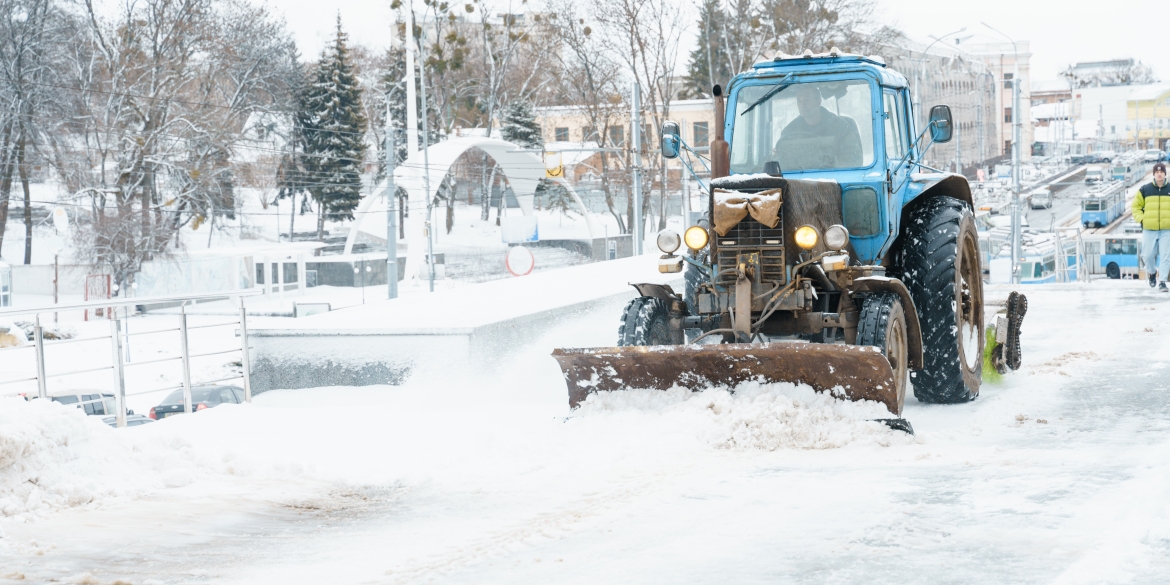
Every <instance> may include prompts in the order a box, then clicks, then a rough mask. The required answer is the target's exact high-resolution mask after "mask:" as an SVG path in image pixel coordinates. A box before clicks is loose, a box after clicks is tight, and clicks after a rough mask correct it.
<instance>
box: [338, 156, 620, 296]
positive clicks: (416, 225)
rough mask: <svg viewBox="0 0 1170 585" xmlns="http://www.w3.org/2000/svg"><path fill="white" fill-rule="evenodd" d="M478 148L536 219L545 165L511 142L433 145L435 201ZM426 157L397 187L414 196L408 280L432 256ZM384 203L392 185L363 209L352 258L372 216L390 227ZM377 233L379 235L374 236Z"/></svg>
mask: <svg viewBox="0 0 1170 585" xmlns="http://www.w3.org/2000/svg"><path fill="white" fill-rule="evenodd" d="M472 148H478V149H480V150H483V151H484V152H486V153H487V154H488V156H490V157H492V159H494V160H495V161H496V164H497V165H499V167H500V170H501V171H503V174H504V177H505V178H507V179H508V184H509V185H511V187H512V192H513V193H514V194H515V195H516V199H517V201H519V203H520V210H521V211H522V212H523V213H524V215H531V214H532V200H533V196H534V195H535V193H536V186H537V185H538V184H539V183H540V181H541V179H544V178H545V167H544V161H543V160H541V158H540V157H539V156H537V155H536V154H535V153H532V152H523V151H521V150H520V149H521V147H520V146H518V145H516V144H513V143H511V142H505V141H503V140H499V139H496V138H488V137H484V136H461V137H456V138H450V139H447V140H444V141H442V142H440V143H438V144H435V145H432V146H431V147H430V148H429V149H428V153H429V159H430V160H429V164H428V165H427V167H426V168H427V173H426V174H427V175H428V177H427V178H428V179H429V180H430V188H431V194H432V196H433V195H434V193H435V192H437V191H438V189H439V185H440V184H441V183H442V182H443V179H444V178H445V177H446V176H447V173H448V172H450V170H451V165H453V164H455V161H456V160H458V159H459V157H461V156H463V153H465V152H467V151H468V150H470V149H472ZM423 166H424V165H423V153H422V151H418V152H414V153H411V155H410V156H409V157H408V158H407V159H406V161H405V162H404V163H402V164H400V165H398V166H397V167H395V169H394V183H395V185H396V186H397V187H399V188H402V189H405V190H406V192H407V193H408V194H409V199H408V201H409V203H408V205H409V206H410V209H411V211H413V212H414V213H411V214H410V217H409V218H407V223H406V230H405V231H406V242H407V249H406V277H407V278H408V279H412V278H418V273H419V268H420V267H421V265H422V263H423V262H424V261H425V256H426V234H425V233H424V230H425V225H424V219H425V218H424V216H423V214H424V213H425V210H426V207H427V195H426V188H425V186H424V181H423ZM553 180H554V181H555V182H556V183H559V184H560V185H562V186H563V187H565V189H566V190H567V191H568V192H569V195H571V196H572V197H573V201H574V202H576V204H577V206H578V207H579V208H580V209H581V213H582V215H583V216H584V217H585V223H586V226H587V228H588V229H589V238H590V239H591V240H592V239H593V238H596V237H599V236H598V234H599V233H601V230H600V229H599V227H598V226H597V224H596V222H595V220H594V218H593V216H592V215H591V214H590V213H589V210H588V209H586V208H585V204H584V203H583V202H582V201H581V198H580V197H579V196H578V195H577V192H576V191H575V190H573V187H572V185H570V184H569V183H568V181H565V180H564V179H561V178H558V179H553ZM377 203H380V205H379V207H381V208H382V209H383V210H385V209H386V207H385V205H386V183H385V182H383V183H381V184H380V185H379V186H378V195H377V196H373V197H366V198H365V199H364V200H363V201H362V203H361V205H360V206H359V207H358V211H357V213H356V219H355V220H354V224H353V227H352V228H350V230H349V236H348V237H347V238H346V240H345V253H346V254H349V253H351V252H352V251H353V244H354V241H355V240H356V238H357V234H358V231H359V229H360V228H361V226H362V224H363V223H364V222H366V221H367V220H368V219H369V218H370V216H374V217H378V218H379V220H380V221H378V224H379V225H381V226H384V225H385V221H384V217H385V214H384V213H383V214H378V213H376V209H375V208H374V206H375V204H377ZM374 233H377V232H374ZM387 249H388V250H393V249H394V246H392V245H390V243H389V242H387Z"/></svg>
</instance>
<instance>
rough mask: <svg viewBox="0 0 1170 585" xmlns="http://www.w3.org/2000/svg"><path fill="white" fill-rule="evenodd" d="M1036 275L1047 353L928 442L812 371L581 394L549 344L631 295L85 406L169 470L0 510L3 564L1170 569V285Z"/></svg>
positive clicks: (475, 574)
mask: <svg viewBox="0 0 1170 585" xmlns="http://www.w3.org/2000/svg"><path fill="white" fill-rule="evenodd" d="M1024 292H1026V293H1027V294H1028V295H1029V300H1030V309H1029V314H1028V317H1027V319H1026V320H1025V323H1024V367H1023V368H1022V370H1021V371H1020V372H1017V373H1015V374H1012V375H1009V376H1008V377H1006V378H1005V380H1004V381H1003V383H1001V384H998V385H985V386H984V389H983V392H982V395H981V396H980V398H979V399H978V400H977V401H975V402H973V403H969V404H964V405H951V406H927V405H922V404H919V403H917V402H916V401H914V400H913V399H910V400H908V404H907V408H906V413H905V416H906V418H908V419H909V420H910V421H911V422H912V423H913V425H914V427H915V429H916V431H917V432H918V434H917V436H916V437H913V438H911V437H908V436H906V435H904V434H901V433H897V432H893V431H889V430H888V429H886V428H885V427H884V426H881V425H879V424H878V423H872V422H866V420H865V419H866V418H869V417H871V416H872V415H873V414H874V412H876V411H874V412H871V409H869V407H868V406H866V405H856V404H841V403H836V402H833V401H831V400H828V399H826V398H824V397H821V396H819V395H815V394H813V393H812V392H811V391H809V390H807V389H801V388H794V387H776V388H755V389H745V391H743V392H740V393H737V394H736V395H735V396H734V397H733V396H729V395H728V394H726V393H724V392H714V391H711V392H704V393H700V394H696V395H686V394H681V393H680V394H669V393H653V392H627V393H618V394H614V395H611V396H608V397H606V398H605V399H602V400H597V401H595V403H592V404H587V405H586V406H585V407H584V408H582V409H581V410H580V411H578V412H576V413H573V414H571V415H570V414H569V413H568V412H567V409H566V405H565V390H564V385H563V382H562V381H561V379H560V376H559V372H558V370H557V367H556V365H555V362H553V360H552V359H551V358H550V357H548V352H549V350H550V349H551V348H552V347H556V346H561V345H568V346H587V345H608V344H611V343H612V340H613V336H614V333H615V330H616V315H617V314H618V311H619V310H620V304H617V305H613V306H607V307H600V308H597V309H595V310H592V311H590V312H586V313H582V314H578V315H573V316H569V317H566V318H565V319H564V320H563V322H562V323H561V324H560V326H559V327H557V328H556V330H555V331H554V332H552V333H550V334H548V335H545V336H543V337H542V338H540V339H538V340H534V341H533V343H532V344H530V345H529V346H527V347H524V348H518V349H517V350H516V351H515V352H514V353H513V354H511V355H510V356H509V357H508V359H506V360H504V361H502V362H501V363H500V364H499V367H498V368H497V369H496V370H494V371H466V369H464V368H461V367H460V365H459V364H449V365H448V367H444V368H443V370H442V371H433V372H426V373H421V374H418V375H416V376H414V377H413V378H412V379H411V380H410V381H409V382H408V383H407V384H406V385H404V386H402V387H366V388H322V389H311V390H297V391H280V392H271V393H267V394H263V395H260V396H259V397H257V399H256V401H255V404H254V405H251V406H248V405H241V406H238V407H220V408H216V409H212V410H208V411H206V412H202V413H199V414H196V415H192V416H187V417H177V418H173V419H169V420H166V421H163V422H160V423H156V424H153V425H149V426H146V427H140V428H135V429H128V430H124V431H113V430H109V429H105V428H100V429H99V428H97V427H93V429H92V433H93V435H94V437H96V438H91V437H89V436H88V435H86V433H88V432H90V430H89V427H86V429H85V430H84V432H82V431H78V432H79V433H80V434H81V435H82V436H81V438H80V439H75V440H74V442H73V444H71V445H70V446H69V449H73V450H74V451H70V453H72V455H70V456H72V457H80V456H82V455H84V454H85V453H86V452H85V451H83V450H81V449H83V447H84V442H85V441H84V440H91V439H92V441H97V440H98V439H101V440H103V441H104V440H107V439H109V437H104V435H110V436H112V437H114V439H116V441H114V442H113V443H110V444H109V445H106V444H105V443H102V444H100V445H99V446H101V453H103V457H106V456H108V457H109V463H108V465H113V464H119V465H124V466H125V467H126V468H127V469H137V472H138V473H140V474H141V475H142V477H144V478H146V479H144V480H143V482H141V485H139V484H137V483H134V484H127V485H121V484H117V485H116V486H115V487H116V488H117V489H110V490H108V491H109V494H110V495H109V496H108V497H100V498H95V499H94V502H93V503H90V504H83V505H79V506H74V507H66V508H61V507H60V506H58V507H57V508H58V509H51V508H52V507H49V506H46V505H41V506H40V507H39V508H37V509H34V510H33V511H26V512H21V513H15V514H13V515H11V516H9V517H8V518H5V517H4V516H2V515H0V531H2V532H0V583H7V582H8V581H12V582H14V583H15V582H21V583H28V582H44V581H49V580H51V579H56V580H64V581H69V580H72V581H73V582H87V583H90V582H92V583H109V582H113V581H114V580H116V579H123V580H124V581H125V582H128V583H134V584H135V585H137V584H144V583H151V582H158V583H203V582H215V583H281V584H287V583H416V582H442V583H497V582H507V583H550V582H551V583H562V582H579V583H597V582H621V583H725V582H736V583H750V582H768V583H859V582H866V583H898V584H903V583H930V584H938V583H975V582H979V583H1108V582H1117V583H1164V582H1166V581H1167V575H1170V394H1168V392H1170V382H1168V380H1170V295H1158V294H1157V293H1154V292H1152V291H1151V290H1150V289H1149V288H1148V287H1146V286H1145V285H1144V283H1134V282H1094V283H1092V284H1082V285H1049V286H1043V287H1029V288H1027V289H1025V291H1024ZM989 293H990V296H991V298H992V299H993V300H994V299H997V298H998V299H1002V298H1003V297H1005V296H1006V293H1007V289H1005V288H1002V287H991V290H990V291H989ZM989 312H990V311H989ZM19 406H21V407H23V403H21V405H19ZM16 407H17V405H12V404H9V405H7V406H0V415H2V414H3V411H2V409H3V408H10V409H12V408H16ZM41 414H43V413H41ZM82 422H88V421H82ZM99 431H100V433H99ZM98 435H102V436H98ZM81 439H84V440H81ZM2 447H3V445H0V467H2V465H3V463H4V460H3V448H2ZM46 457H47V458H46V459H45V460H46V461H54V459H52V458H51V457H48V456H46ZM124 458H130V459H133V461H130V462H127V461H123V460H122V459H124ZM103 461H105V460H104V459H103ZM59 464H60V465H74V464H76V461H63V462H60V463H59ZM135 465H136V466H137V467H134V466H135ZM52 477H53V478H57V479H59V478H61V477H64V478H65V479H63V480H61V481H66V480H68V479H69V476H68V475H67V474H66V475H62V474H60V473H59V474H57V475H55V476H52ZM48 479H49V476H46V479H45V480H44V482H45V485H43V486H41V489H42V490H43V491H45V493H46V494H49V495H46V496H44V497H45V501H46V502H50V501H57V500H53V499H52V497H50V496H51V493H50V492H51V487H52V486H50V485H48V483H49V481H48ZM148 480H149V481H148ZM95 481H97V480H95ZM101 481H105V482H106V483H110V482H113V481H114V480H110V479H108V478H107V479H102V480H101ZM111 485H113V484H111ZM0 487H2V486H0ZM102 487H103V485H90V486H89V487H88V488H87V489H89V490H90V492H92V493H97V494H101V493H103V492H102V489H101V488H102ZM26 491H27V490H26ZM22 493H24V492H22ZM3 496H4V493H3V492H0V509H2V508H3V506H4V503H3ZM9 497H10V499H11V498H12V497H14V496H11V495H9ZM22 497H23V496H22ZM36 497H37V498H41V497H42V496H39V495H38V496H36ZM12 502H15V500H12ZM12 502H10V507H12V505H13V504H12ZM21 504H22V505H24V506H26V507H28V508H32V506H28V502H27V501H23V502H21ZM12 509H13V510H14V511H15V508H12ZM21 577H23V580H18V579H19V578H21Z"/></svg>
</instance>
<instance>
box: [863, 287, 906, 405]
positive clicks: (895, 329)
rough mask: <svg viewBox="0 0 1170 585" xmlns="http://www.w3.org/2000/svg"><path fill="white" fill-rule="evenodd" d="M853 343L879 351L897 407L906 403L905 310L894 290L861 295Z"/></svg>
mask: <svg viewBox="0 0 1170 585" xmlns="http://www.w3.org/2000/svg"><path fill="white" fill-rule="evenodd" d="M857 345H872V346H874V347H876V348H878V349H880V350H882V355H885V356H886V359H887V360H889V361H890V369H892V370H893V371H894V389H895V390H896V392H897V396H898V399H897V405H898V410H897V412H895V413H894V414H896V415H898V416H902V405H904V404H905V403H906V386H907V385H908V384H909V382H910V370H909V369H908V367H907V365H908V364H907V359H908V356H909V354H910V350H909V349H908V347H909V344H908V343H907V341H906V312H905V310H903V309H902V301H901V300H900V299H899V298H898V295H896V294H894V293H874V294H868V295H866V296H865V300H864V301H862V303H861V315H860V316H859V318H858V321H857Z"/></svg>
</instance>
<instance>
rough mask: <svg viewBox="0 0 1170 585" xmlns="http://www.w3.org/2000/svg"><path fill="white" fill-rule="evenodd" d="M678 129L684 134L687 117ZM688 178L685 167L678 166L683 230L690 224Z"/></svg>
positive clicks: (664, 166) (664, 163) (692, 142)
mask: <svg viewBox="0 0 1170 585" xmlns="http://www.w3.org/2000/svg"><path fill="white" fill-rule="evenodd" d="M679 131H680V133H681V134H684V135H685V134H686V131H687V119H686V118H683V119H682V127H681V128H680V129H679ZM694 143H695V135H694V133H693V132H692V133H691V144H694ZM662 166H663V168H666V161H665V159H664V160H663V162H662ZM688 179H689V177H687V174H686V172H685V169H683V168H679V170H678V180H679V183H680V185H679V187H682V216H683V220H682V226H683V231H686V229H687V228H688V227H689V226H690V225H691V192H690V190H689V189H687V183H688ZM662 214H663V215H666V210H663V212H662Z"/></svg>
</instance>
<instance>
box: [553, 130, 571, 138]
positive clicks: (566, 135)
mask: <svg viewBox="0 0 1170 585" xmlns="http://www.w3.org/2000/svg"><path fill="white" fill-rule="evenodd" d="M554 134H555V135H556V136H555V137H554V138H553V139H554V140H555V141H557V142H568V141H569V129H568V128H563V127H558V128H557V129H556V130H555V131H554Z"/></svg>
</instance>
